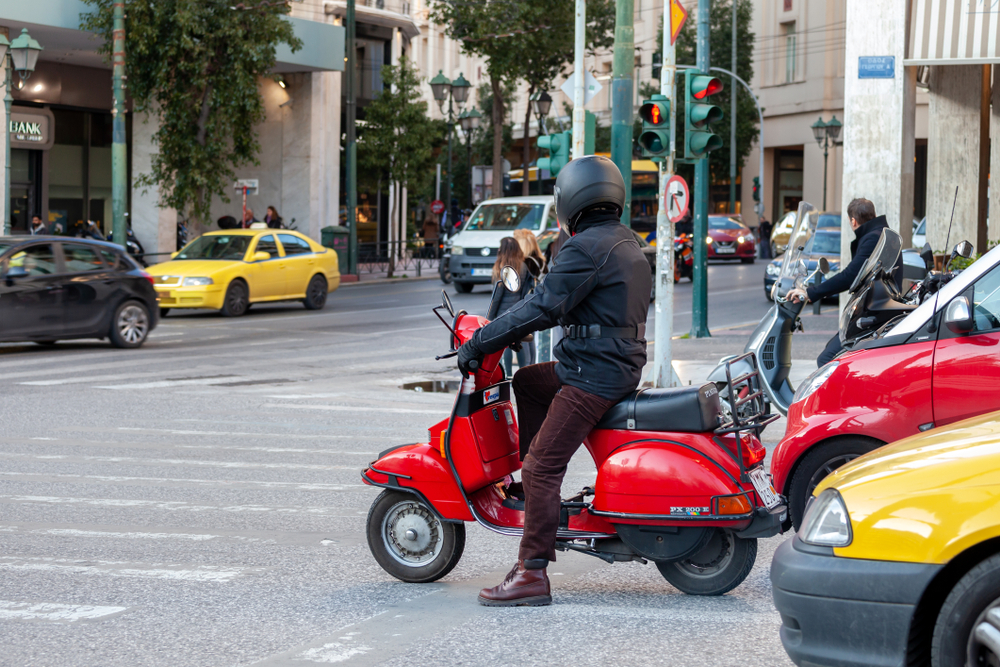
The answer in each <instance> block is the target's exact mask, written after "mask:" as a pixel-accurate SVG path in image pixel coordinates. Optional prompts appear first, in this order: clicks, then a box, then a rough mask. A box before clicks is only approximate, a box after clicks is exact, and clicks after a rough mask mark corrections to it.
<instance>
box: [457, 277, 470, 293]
mask: <svg viewBox="0 0 1000 667" xmlns="http://www.w3.org/2000/svg"><path fill="white" fill-rule="evenodd" d="M472 287H473V285H472V283H460V282H458V281H457V280H456V281H455V291H456V292H458V293H459V294H468V293H469V292H471V291H472Z"/></svg>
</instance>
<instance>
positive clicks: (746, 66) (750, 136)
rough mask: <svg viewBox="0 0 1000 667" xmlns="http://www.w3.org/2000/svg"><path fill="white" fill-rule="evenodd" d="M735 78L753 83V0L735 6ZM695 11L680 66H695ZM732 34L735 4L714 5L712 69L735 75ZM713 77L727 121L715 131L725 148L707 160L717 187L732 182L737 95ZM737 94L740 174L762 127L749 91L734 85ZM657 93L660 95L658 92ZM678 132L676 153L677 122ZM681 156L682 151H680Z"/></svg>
mask: <svg viewBox="0 0 1000 667" xmlns="http://www.w3.org/2000/svg"><path fill="white" fill-rule="evenodd" d="M736 2H737V5H736V22H737V26H736V74H737V76H739V77H740V78H741V79H743V80H744V81H746V82H748V83H749V82H751V80H752V79H753V48H754V33H753V32H752V31H751V30H750V25H751V22H752V20H753V2H752V0H736ZM695 13H696V12H694V11H692V12H691V15H690V16H688V20H687V22H686V23H685V25H684V28H683V29H682V30H681V34H680V35H678V36H677V64H678V65H696V64H697V48H696V47H697V36H698V22H697V17H696V16H695ZM732 29H733V5H732V3H731V2H714V3H712V8H711V11H710V14H709V30H710V37H709V40H710V50H711V54H710V55H711V58H710V65H711V66H712V67H722V68H723V69H727V70H728V69H732V43H733V39H732ZM656 39H657V43H658V44H662V43H663V27H662V26H661V27H660V32H659V35H657V38H656ZM682 72H683V70H678V76H677V119H678V121H680V120H681V119H683V118H684V77H683V76H682ZM711 74H712V76H716V77H718V78H719V79H720V80H721V81H722V85H723V90H722V92H721V93H717V94H715V95H712V97H711V98H709V99H710V102H711V104H714V105H716V106H718V107H719V108H720V109H722V113H723V114H724V115H723V118H722V120H721V121H720V122H718V123H716V124H714V125H713V126H712V128H713V130H714V131H715V133H716V134H718V135H719V136H720V137H721V138H722V141H723V143H722V148H720V149H718V150H715V151H712V152H711V153H709V154H708V156H709V157H708V161H709V162H708V163H709V172H710V173H711V180H712V182H713V183H717V182H722V181H728V180H729V123H730V116H731V111H730V104H731V100H732V94H733V80H732V79H731V78H729V77H727V76H725V75H723V74H720V73H718V72H711ZM736 86H737V88H738V94H737V97H736V169H737V174H738V173H739V170H741V169H742V168H743V164H744V163H745V162H746V159H747V156H748V155H750V150H751V148H752V147H753V144H754V142H755V141H756V140H757V136H758V135H759V134H760V128H759V127H758V125H759V122H758V117H757V105H756V104H754V101H753V99H751V97H750V95H749V94H748V93H747V91H746V89H745V88H743V86H742V85H740V83H739V82H736ZM657 92H659V91H657ZM678 125H679V127H678V128H677V130H676V135H675V136H676V141H677V147H678V148H682V147H683V146H684V125H683V123H682V122H678ZM679 152H680V153H682V152H683V151H682V150H681V151H679ZM678 173H681V174H682V175H683V176H685V178H688V179H689V182H691V180H690V179H693V177H694V168H693V167H691V166H690V165H681V166H680V168H679V169H678Z"/></svg>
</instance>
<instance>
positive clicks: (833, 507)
mask: <svg viewBox="0 0 1000 667" xmlns="http://www.w3.org/2000/svg"><path fill="white" fill-rule="evenodd" d="M799 539H800V540H802V541H803V542H805V543H806V544H814V545H816V546H821V547H846V546H848V545H849V544H850V543H851V541H852V540H853V539H854V535H853V532H852V530H851V516H850V514H848V513H847V505H845V504H844V499H843V498H841V496H840V493H838V492H837V490H836V489H826V490H824V491H823V492H822V493H821V494H819V496H817V497H816V498H814V499H813V501H812V502H811V503H809V507H808V508H806V515H805V516H804V517H803V518H802V527H801V528H799Z"/></svg>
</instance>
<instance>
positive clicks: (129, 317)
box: [108, 301, 149, 348]
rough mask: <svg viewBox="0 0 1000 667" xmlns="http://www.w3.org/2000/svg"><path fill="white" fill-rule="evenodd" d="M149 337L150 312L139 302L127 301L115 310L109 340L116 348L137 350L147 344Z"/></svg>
mask: <svg viewBox="0 0 1000 667" xmlns="http://www.w3.org/2000/svg"><path fill="white" fill-rule="evenodd" d="M148 335H149V311H148V310H147V309H146V306H144V305H142V304H141V303H139V302H138V301H126V302H125V303H123V304H122V305H120V306H118V308H117V309H116V310H115V314H114V317H112V318H111V333H110V335H109V336H108V338H110V339H111V344H112V345H114V346H115V347H123V348H136V347H139V346H140V345H142V344H143V343H145V342H146V337H147V336H148Z"/></svg>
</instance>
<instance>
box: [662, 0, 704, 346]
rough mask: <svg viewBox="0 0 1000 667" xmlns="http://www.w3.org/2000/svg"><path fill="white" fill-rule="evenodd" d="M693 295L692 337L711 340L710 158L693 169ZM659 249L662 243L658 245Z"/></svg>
mask: <svg viewBox="0 0 1000 667" xmlns="http://www.w3.org/2000/svg"><path fill="white" fill-rule="evenodd" d="M709 3H710V0H698V59H697V63H696V64H697V66H698V69H699V70H700V71H702V72H708V70H709V67H710V66H711V63H710V61H709V50H708V49H709V26H708V15H709ZM692 198H693V199H694V201H693V202H692V203H693V204H694V276H693V278H694V293H693V294H692V299H691V301H692V303H691V310H692V315H691V337H692V338H708V337H710V336H711V335H712V334H711V333H710V332H709V330H708V246H707V245H706V244H705V239H706V238H707V237H708V157H707V156H706V157H705V158H703V159H701V160H698V161H697V162H696V163H695V167H694V194H693V197H692ZM657 246H659V244H657Z"/></svg>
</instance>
